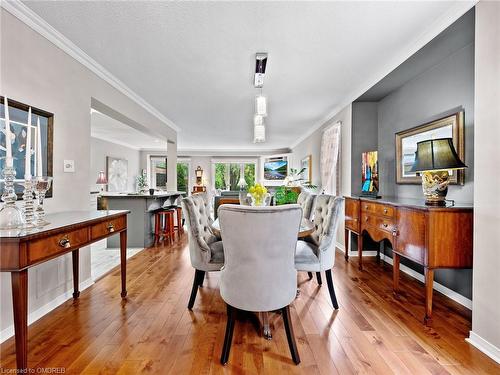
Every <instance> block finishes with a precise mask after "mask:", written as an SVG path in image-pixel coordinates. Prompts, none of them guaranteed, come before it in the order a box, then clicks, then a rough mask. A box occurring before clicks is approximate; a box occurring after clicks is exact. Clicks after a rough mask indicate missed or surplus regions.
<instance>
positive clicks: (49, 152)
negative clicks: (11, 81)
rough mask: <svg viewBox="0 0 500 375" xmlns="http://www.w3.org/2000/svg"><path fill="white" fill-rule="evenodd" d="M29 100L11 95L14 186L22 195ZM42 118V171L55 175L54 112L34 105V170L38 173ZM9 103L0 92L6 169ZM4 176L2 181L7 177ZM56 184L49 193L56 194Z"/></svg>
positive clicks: (0, 160)
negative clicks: (6, 112) (36, 169)
mask: <svg viewBox="0 0 500 375" xmlns="http://www.w3.org/2000/svg"><path fill="white" fill-rule="evenodd" d="M29 108H30V106H29V105H28V104H24V103H20V102H17V101H15V100H12V99H9V119H10V131H11V134H12V136H13V139H12V141H11V145H12V157H13V159H14V160H13V162H14V169H15V171H16V177H15V180H14V189H15V192H16V194H17V196H18V199H21V198H22V195H23V189H24V187H23V181H24V167H25V160H26V138H27V134H28V132H27V129H28V110H29ZM38 119H40V132H41V133H40V135H41V140H42V170H43V172H42V174H43V175H44V176H50V177H53V144H54V143H53V142H54V141H53V139H54V115H53V114H52V113H50V112H47V111H44V110H41V109H38V108H35V107H31V124H30V126H31V150H29V152H30V153H31V172H32V174H33V175H36V172H35V166H36V165H37V160H36V157H37V152H36V149H37V147H38V145H37V139H38V126H37V123H38ZM5 133H6V130H5V105H4V97H3V96H0V170H3V168H4V163H5V155H6V143H5ZM1 178H2V176H0V181H3V180H2V179H1ZM52 191H53V190H52V187H51V188H50V190H49V191H48V192H47V194H46V197H47V198H50V197H52Z"/></svg>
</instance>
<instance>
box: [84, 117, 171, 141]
mask: <svg viewBox="0 0 500 375" xmlns="http://www.w3.org/2000/svg"><path fill="white" fill-rule="evenodd" d="M90 114H91V116H90V135H91V136H92V137H94V138H99V139H103V140H105V141H109V142H113V143H116V144H119V145H122V146H127V147H130V148H133V149H136V150H144V149H148V150H151V149H157V150H163V151H166V150H167V141H166V140H162V139H161V138H157V137H153V136H151V135H148V134H146V133H144V132H141V131H139V130H136V129H134V128H132V127H130V126H128V125H125V124H124V123H122V122H120V121H117V120H115V119H114V118H112V117H109V116H107V115H105V114H103V113H101V112H98V111H96V110H94V109H92V110H91V111H90Z"/></svg>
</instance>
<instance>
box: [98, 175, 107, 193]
mask: <svg viewBox="0 0 500 375" xmlns="http://www.w3.org/2000/svg"><path fill="white" fill-rule="evenodd" d="M95 183H96V185H99V186H100V188H101V193H102V192H103V191H104V186H106V185H107V184H108V179H107V178H106V175H105V174H104V172H103V171H100V172H99V174H98V175H97V181H96V182H95Z"/></svg>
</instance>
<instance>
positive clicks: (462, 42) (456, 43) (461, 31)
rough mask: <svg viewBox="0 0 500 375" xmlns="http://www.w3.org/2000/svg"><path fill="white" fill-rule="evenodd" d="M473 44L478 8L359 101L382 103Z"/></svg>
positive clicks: (450, 27) (469, 12)
mask: <svg viewBox="0 0 500 375" xmlns="http://www.w3.org/2000/svg"><path fill="white" fill-rule="evenodd" d="M471 43H474V9H471V10H470V11H468V12H467V13H466V14H464V15H463V16H462V17H460V18H459V19H458V20H457V21H455V22H454V23H453V24H452V25H450V26H449V27H448V28H447V29H446V30H444V31H443V32H442V33H441V34H439V35H438V36H437V37H435V38H434V39H433V40H431V41H430V42H429V43H427V44H426V45H425V46H424V47H422V48H421V49H420V50H419V51H418V52H417V53H415V54H414V55H413V56H411V57H410V58H409V59H408V60H406V61H405V62H404V63H402V64H401V65H400V66H398V67H397V68H396V69H394V70H393V71H392V72H391V73H389V74H388V75H387V76H385V77H384V78H383V79H382V80H381V81H380V82H378V83H377V84H376V85H375V86H373V87H372V88H370V89H369V90H368V91H367V92H365V93H364V94H363V95H361V96H360V97H359V98H358V99H357V100H356V101H359V102H378V101H379V100H381V99H383V98H384V97H385V96H387V95H389V94H390V93H391V92H392V91H394V90H396V89H398V88H399V87H401V86H403V85H404V84H405V83H406V82H408V81H410V80H411V79H413V78H414V77H416V76H418V75H420V74H422V73H423V72H425V71H426V70H427V69H430V68H432V67H433V66H435V65H437V64H439V63H440V62H441V61H443V60H444V59H445V58H447V57H448V56H450V55H452V54H453V53H455V52H457V51H458V50H460V49H462V48H463V47H465V46H468V45H469V44H471Z"/></svg>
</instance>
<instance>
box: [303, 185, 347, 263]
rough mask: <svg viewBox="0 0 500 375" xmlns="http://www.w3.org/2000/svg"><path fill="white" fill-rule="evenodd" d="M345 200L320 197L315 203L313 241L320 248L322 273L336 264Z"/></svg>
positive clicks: (331, 196)
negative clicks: (339, 229) (338, 230)
mask: <svg viewBox="0 0 500 375" xmlns="http://www.w3.org/2000/svg"><path fill="white" fill-rule="evenodd" d="M343 203H344V198H343V197H336V196H333V195H326V194H322V195H318V196H316V200H315V203H314V227H315V229H314V232H313V233H312V234H311V240H312V241H313V243H314V244H315V245H316V246H318V248H319V251H318V254H317V255H318V258H319V261H320V265H321V271H324V270H326V269H331V268H332V267H333V264H334V262H335V238H336V236H337V229H338V226H339V223H340V220H341V219H342V218H341V216H342V208H343V206H344V204H343Z"/></svg>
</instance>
